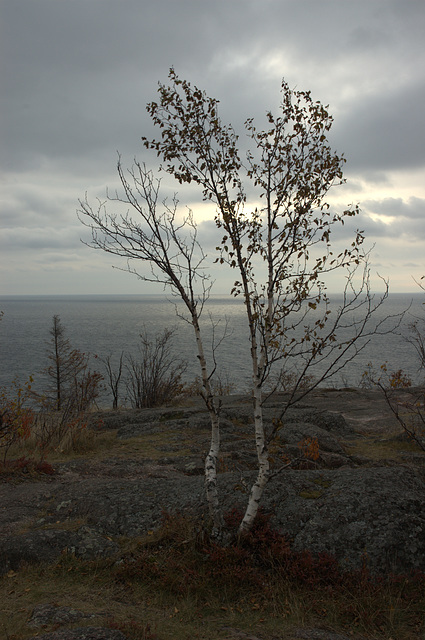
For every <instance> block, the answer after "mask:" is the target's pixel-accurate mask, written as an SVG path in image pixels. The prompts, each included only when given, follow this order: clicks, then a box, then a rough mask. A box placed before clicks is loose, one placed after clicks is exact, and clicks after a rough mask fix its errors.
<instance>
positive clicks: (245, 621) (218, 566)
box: [0, 516, 425, 640]
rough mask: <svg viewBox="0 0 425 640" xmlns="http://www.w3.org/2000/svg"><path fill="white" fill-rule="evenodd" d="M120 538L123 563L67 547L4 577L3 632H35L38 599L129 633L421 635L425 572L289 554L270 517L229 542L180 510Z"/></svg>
mask: <svg viewBox="0 0 425 640" xmlns="http://www.w3.org/2000/svg"><path fill="white" fill-rule="evenodd" d="M231 517H232V516H230V518H229V521H230V520H231ZM235 520H236V516H235ZM122 543H123V544H122V551H121V558H120V560H119V562H117V561H116V560H117V559H116V558H115V559H108V560H100V561H96V562H95V561H91V562H87V561H81V560H77V559H75V558H74V557H73V556H69V555H63V556H62V558H61V560H60V561H59V562H58V563H57V564H55V565H52V566H38V567H26V568H23V569H22V570H20V571H19V572H17V573H15V572H10V573H9V575H6V576H5V577H4V578H3V579H2V580H1V582H0V603H1V604H0V633H1V634H2V637H5V638H8V639H9V640H27V639H28V638H30V637H31V636H33V635H34V634H35V631H34V629H30V628H29V627H28V626H27V622H28V619H29V617H30V615H31V612H32V610H33V608H34V606H35V605H36V604H40V603H50V604H57V605H59V606H67V607H71V608H74V609H77V610H79V611H83V612H85V613H88V614H96V617H95V618H90V619H85V620H83V621H80V622H78V626H84V625H94V624H98V625H100V626H112V627H114V628H119V629H121V630H122V631H123V632H124V633H125V635H127V637H128V638H129V640H143V638H145V640H166V639H171V638H173V639H176V640H183V639H185V640H187V639H189V638H190V639H193V638H198V639H204V640H211V639H214V640H215V639H217V640H218V639H219V638H222V639H224V638H227V637H229V635H230V633H229V631H228V628H233V629H235V628H236V629H240V630H242V631H244V632H245V633H251V634H254V635H259V636H260V637H261V638H264V639H267V638H270V639H271V638H275V639H276V638H287V639H288V640H289V638H291V634H290V629H291V628H293V627H302V626H317V627H321V628H327V629H333V630H335V631H340V632H344V633H346V634H348V633H361V634H363V635H364V636H366V637H368V638H370V639H376V640H384V639H386V640H388V639H389V638H393V639H394V640H395V639H397V640H415V639H418V640H419V638H421V637H422V636H421V635H420V634H421V633H422V632H423V610H424V606H425V580H424V577H423V576H421V577H417V579H416V580H415V579H411V580H407V579H406V578H403V577H399V578H397V579H394V578H393V579H385V580H384V579H383V580H373V579H372V578H370V577H369V576H368V575H367V574H366V573H365V572H359V573H358V574H355V575H354V574H345V575H341V574H340V573H339V571H338V569H337V567H336V565H335V563H334V562H333V561H332V559H330V558H322V559H316V560H315V559H312V558H311V557H310V556H308V554H294V553H292V552H291V551H290V549H289V547H288V545H287V544H286V543H285V542H284V541H283V540H282V539H281V538H279V537H278V536H277V535H276V534H275V533H274V532H273V531H271V530H270V529H269V527H268V522H267V519H265V518H263V519H261V518H260V522H259V524H258V526H257V529H256V530H255V532H254V533H253V535H252V536H251V537H249V538H245V539H243V540H240V541H239V544H234V545H230V546H228V547H226V548H223V547H218V546H216V545H215V544H214V543H213V542H212V541H211V540H210V539H209V538H208V536H207V535H204V534H203V533H202V531H201V529H200V528H199V526H198V524H197V523H194V522H191V521H189V520H188V519H186V518H184V517H177V518H175V519H167V520H166V521H165V523H164V526H163V527H162V529H160V530H159V531H157V532H155V533H153V534H152V535H150V536H147V537H146V538H145V539H143V540H139V541H134V540H133V541H130V540H123V541H122ZM75 626H77V624H76V625H75ZM52 629H53V627H52V626H51V625H50V626H48V627H47V628H46V629H45V630H43V631H50V630H52Z"/></svg>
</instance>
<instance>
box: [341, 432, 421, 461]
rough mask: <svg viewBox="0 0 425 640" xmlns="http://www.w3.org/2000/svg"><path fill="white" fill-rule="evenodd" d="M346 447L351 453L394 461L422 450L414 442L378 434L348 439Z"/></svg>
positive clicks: (371, 458) (373, 458) (372, 458)
mask: <svg viewBox="0 0 425 640" xmlns="http://www.w3.org/2000/svg"><path fill="white" fill-rule="evenodd" d="M344 449H345V450H346V452H347V453H348V454H349V455H361V456H364V457H366V458H369V459H370V460H379V461H382V460H391V461H394V462H402V461H403V454H405V453H418V452H419V451H420V450H419V449H418V447H417V446H416V445H415V443H414V442H408V441H401V440H397V439H396V438H391V439H389V438H387V437H384V438H377V437H376V435H368V434H364V435H362V436H361V437H360V438H358V439H356V440H355V441H346V442H345V443H344Z"/></svg>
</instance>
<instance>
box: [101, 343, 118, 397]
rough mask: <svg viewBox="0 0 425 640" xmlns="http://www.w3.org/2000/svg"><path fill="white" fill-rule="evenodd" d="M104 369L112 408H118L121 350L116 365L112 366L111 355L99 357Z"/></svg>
mask: <svg viewBox="0 0 425 640" xmlns="http://www.w3.org/2000/svg"><path fill="white" fill-rule="evenodd" d="M100 360H101V362H102V363H103V365H104V367H105V370H106V382H107V385H108V387H109V390H110V392H111V394H112V409H118V405H119V391H120V383H121V377H122V372H123V360H124V352H123V351H121V354H120V358H119V361H118V365H117V367H116V368H114V366H113V364H112V356H111V355H108V356H106V357H105V358H101V359H100Z"/></svg>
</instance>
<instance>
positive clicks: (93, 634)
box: [30, 627, 127, 640]
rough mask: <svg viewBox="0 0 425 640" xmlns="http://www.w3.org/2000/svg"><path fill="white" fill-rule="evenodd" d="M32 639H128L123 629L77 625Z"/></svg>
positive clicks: (31, 639) (32, 639)
mask: <svg viewBox="0 0 425 640" xmlns="http://www.w3.org/2000/svg"><path fill="white" fill-rule="evenodd" d="M30 640H127V638H126V636H125V635H124V634H123V633H121V631H116V630H115V629H107V628H105V627H77V628H76V629H61V630H60V631H52V632H51V633H45V634H43V635H42V636H39V635H37V636H36V637H34V638H30Z"/></svg>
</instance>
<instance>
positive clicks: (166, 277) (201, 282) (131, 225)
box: [78, 157, 222, 529]
mask: <svg viewBox="0 0 425 640" xmlns="http://www.w3.org/2000/svg"><path fill="white" fill-rule="evenodd" d="M118 175H119V179H120V182H121V187H122V194H121V195H119V194H118V192H116V193H115V195H110V194H109V193H107V197H106V201H104V202H100V201H99V202H98V204H97V207H96V208H92V206H91V205H90V203H89V201H88V200H87V196H86V199H85V200H84V201H80V209H79V211H78V216H79V219H80V220H81V222H82V223H83V224H84V225H85V226H86V227H89V228H90V230H91V234H92V239H91V242H90V243H88V245H89V246H91V247H92V248H94V249H100V250H102V251H105V252H106V253H110V254H113V255H115V256H119V257H123V258H125V259H126V260H127V268H126V269H124V270H126V271H128V272H129V273H132V274H134V275H136V276H137V277H139V278H140V279H142V280H144V281H147V282H157V283H162V284H163V285H164V287H168V288H169V289H171V291H172V292H173V293H174V294H175V295H176V296H177V297H178V298H180V300H181V301H182V302H183V303H184V306H185V309H186V310H187V312H188V314H189V317H188V322H189V323H190V324H191V325H192V327H193V331H194V334H195V339H196V346H197V347H196V348H197V357H198V360H199V365H200V369H201V378H202V397H203V399H204V401H205V404H206V407H207V409H208V411H209V414H210V417H211V444H210V449H209V451H208V454H207V456H206V460H205V488H206V496H207V502H208V505H209V511H210V515H211V518H212V521H213V524H214V527H215V528H216V529H220V528H221V526H222V516H221V512H220V509H219V500H218V492H217V459H218V454H219V450H220V426H219V406H218V404H217V402H216V401H215V398H214V394H213V392H212V387H211V379H212V376H213V375H214V370H215V367H214V366H213V367H212V369H211V370H208V368H207V361H206V356H205V352H204V344H203V339H202V334H201V328H200V318H201V315H202V311H203V309H204V305H205V303H206V301H207V299H208V296H209V292H210V288H211V282H210V280H209V277H208V275H207V274H206V273H205V270H204V262H205V254H204V252H203V250H202V248H201V246H200V245H199V243H198V240H197V229H196V225H195V222H194V219H193V215H192V212H191V211H188V212H187V213H186V215H184V216H180V217H179V212H178V201H177V198H176V197H174V198H173V199H172V201H171V202H167V201H166V200H163V201H162V202H161V200H160V181H159V180H157V179H155V178H154V176H153V173H152V172H151V171H149V170H148V169H147V168H146V166H145V165H144V164H141V163H139V162H137V161H135V162H134V165H133V167H132V168H131V169H129V170H128V171H127V172H126V173H125V172H124V170H123V168H122V164H121V158H120V157H119V159H118ZM106 204H108V205H109V206H115V207H117V208H118V209H119V210H120V211H122V209H121V207H122V206H124V207H125V211H124V212H123V213H116V212H114V213H110V212H109V211H108V210H107V207H106ZM128 206H130V207H131V209H132V212H133V215H136V216H137V219H133V218H132V217H131V216H130V215H129V213H128V210H127V207H128ZM143 263H147V265H148V269H146V270H145V271H143V272H142V271H141V270H140V269H139V268H138V266H137V265H138V264H143ZM135 265H136V266H135Z"/></svg>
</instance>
